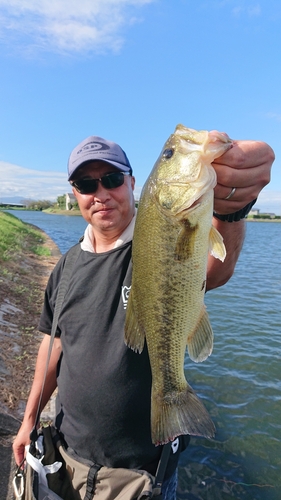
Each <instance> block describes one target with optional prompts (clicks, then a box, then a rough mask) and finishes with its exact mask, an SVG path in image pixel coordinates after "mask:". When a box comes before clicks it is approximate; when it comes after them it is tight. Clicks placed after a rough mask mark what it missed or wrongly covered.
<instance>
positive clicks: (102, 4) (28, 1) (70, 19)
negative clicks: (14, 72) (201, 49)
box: [0, 0, 155, 53]
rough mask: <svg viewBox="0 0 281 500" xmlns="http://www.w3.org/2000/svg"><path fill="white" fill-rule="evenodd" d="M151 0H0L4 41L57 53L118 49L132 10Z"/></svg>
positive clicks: (0, 23)
mask: <svg viewBox="0 0 281 500" xmlns="http://www.w3.org/2000/svg"><path fill="white" fill-rule="evenodd" d="M153 1H155V0H79V2H78V3H77V1H76V0H40V1H39V2H38V0H0V39H1V40H2V43H5V44H6V45H11V42H13V45H15V46H16V47H17V48H19V47H24V49H25V50H28V51H29V52H33V51H38V50H40V49H41V50H42V49H44V50H47V51H55V52H60V53H79V52H81V51H82V50H83V51H86V52H91V51H95V52H102V51H104V50H111V51H118V50H120V47H121V46H122V44H123V42H124V39H123V35H122V29H123V28H124V26H125V25H127V24H131V23H132V22H135V19H136V18H135V16H134V15H133V10H132V9H134V12H135V8H137V7H142V6H143V5H145V4H149V3H151V2H153Z"/></svg>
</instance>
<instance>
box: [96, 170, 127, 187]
mask: <svg viewBox="0 0 281 500" xmlns="http://www.w3.org/2000/svg"><path fill="white" fill-rule="evenodd" d="M101 183H102V185H103V187H104V188H105V189H114V188H117V187H119V186H122V184H124V175H123V174H122V172H113V173H112V174H108V175H104V176H103V177H102V178H101Z"/></svg>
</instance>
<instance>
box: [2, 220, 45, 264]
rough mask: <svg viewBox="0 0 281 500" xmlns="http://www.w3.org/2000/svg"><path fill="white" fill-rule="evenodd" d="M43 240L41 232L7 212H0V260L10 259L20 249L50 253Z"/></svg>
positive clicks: (35, 252)
mask: <svg viewBox="0 0 281 500" xmlns="http://www.w3.org/2000/svg"><path fill="white" fill-rule="evenodd" d="M44 242H45V237H44V236H43V234H42V232H40V231H39V230H37V229H35V228H33V227H32V226H31V225H29V224H26V223H24V222H22V221H21V220H20V219H17V218H16V217H14V216H13V215H11V214H9V213H5V212H0V261H7V260H10V259H12V258H13V257H14V256H15V255H16V256H17V255H18V253H19V252H21V251H22V250H24V251H27V252H32V253H34V254H35V255H51V253H50V250H49V249H48V248H45V247H44Z"/></svg>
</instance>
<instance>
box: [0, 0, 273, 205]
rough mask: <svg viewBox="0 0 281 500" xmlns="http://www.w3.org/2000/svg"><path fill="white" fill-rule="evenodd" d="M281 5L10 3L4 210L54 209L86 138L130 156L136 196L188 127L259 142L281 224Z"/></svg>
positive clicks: (1, 99)
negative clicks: (45, 204) (269, 154)
mask: <svg viewBox="0 0 281 500" xmlns="http://www.w3.org/2000/svg"><path fill="white" fill-rule="evenodd" d="M280 31H281V2H280V0H196V2H195V1H194V0H173V1H171V0H79V2H77V1H76V0H53V1H50V0H40V1H38V0H0V68H1V73H0V201H1V199H2V198H5V197H15V196H17V197H21V198H23V199H24V198H28V199H35V200H39V199H45V200H46V199H47V200H56V198H57V197H58V196H61V195H62V194H64V193H66V192H70V188H69V184H68V183H67V175H66V165H67V160H68V157H69V154H70V152H71V150H72V149H73V148H74V147H75V146H76V145H77V144H78V143H79V142H80V141H81V140H83V139H84V138H86V137H88V136H90V135H99V136H102V137H105V138H107V139H109V140H112V141H115V142H117V143H118V144H120V145H121V147H122V148H123V149H124V150H125V151H126V153H127V155H128V157H129V159H130V162H131V164H132V166H133V170H134V174H135V176H136V183H137V190H136V192H137V194H138V193H139V191H140V189H141V187H142V185H143V184H144V182H145V180H146V179H147V177H148V175H149V173H150V171H151V169H152V167H153V164H154V163H155V161H156V159H157V157H158V155H159V153H160V151H161V149H162V147H163V145H164V143H165V141H166V140H167V138H168V136H169V135H170V134H171V133H172V132H173V131H174V129H175V127H176V125H177V124H178V123H182V124H184V125H185V126H187V127H190V128H194V129H203V130H213V129H217V130H220V131H224V132H227V133H228V135H229V136H230V137H231V138H233V139H247V140H261V141H265V142H267V143H268V144H270V146H271V147H272V148H273V150H274V151H275V155H276V160H275V162H274V165H273V168H272V177H271V182H270V184H269V185H268V186H267V187H266V188H265V189H264V190H263V191H262V193H261V195H260V197H259V199H258V202H257V204H256V207H257V208H259V209H260V210H261V211H269V212H274V213H276V214H279V215H280V214H281V168H280V166H281V90H280V89H281V82H280V80H281V36H280Z"/></svg>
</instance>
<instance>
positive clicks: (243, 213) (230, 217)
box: [213, 198, 257, 222]
mask: <svg viewBox="0 0 281 500" xmlns="http://www.w3.org/2000/svg"><path fill="white" fill-rule="evenodd" d="M256 201H257V198H256V199H255V200H253V201H251V202H250V203H248V205H246V206H245V207H244V208H241V210H238V211H237V212H234V213H233V214H226V215H222V214H217V212H213V216H214V217H216V219H219V220H222V221H224V222H238V221H239V220H241V219H245V217H247V215H248V213H249V212H250V210H251V208H252V206H253V205H254V204H255V203H256Z"/></svg>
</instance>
